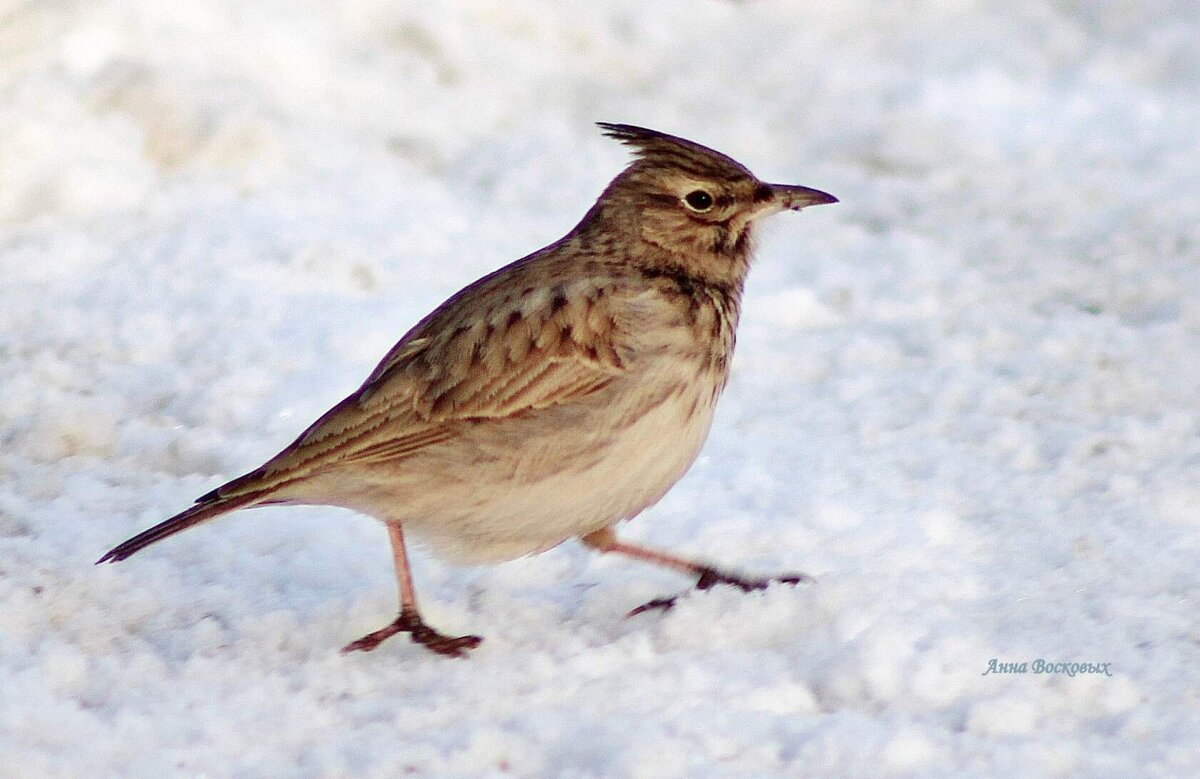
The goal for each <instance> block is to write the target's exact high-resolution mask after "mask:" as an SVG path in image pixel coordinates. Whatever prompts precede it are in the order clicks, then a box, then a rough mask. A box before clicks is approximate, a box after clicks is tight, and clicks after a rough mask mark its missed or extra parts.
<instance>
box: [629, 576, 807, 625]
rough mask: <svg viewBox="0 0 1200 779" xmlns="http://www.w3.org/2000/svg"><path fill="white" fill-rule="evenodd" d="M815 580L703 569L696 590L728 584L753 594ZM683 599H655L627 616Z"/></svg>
mask: <svg viewBox="0 0 1200 779" xmlns="http://www.w3.org/2000/svg"><path fill="white" fill-rule="evenodd" d="M814 581H816V580H815V579H813V577H811V576H809V575H808V574H806V573H788V574H783V575H781V576H768V577H766V578H764V579H747V578H745V577H743V576H738V575H737V574H732V573H726V572H724V571H719V570H717V569H716V568H703V569H701V571H700V578H699V579H698V580H697V581H696V589H698V590H711V589H712V588H713V587H716V586H717V585H718V584H727V585H730V586H731V587H737V588H738V589H739V590H741V591H742V592H753V591H755V590H765V589H766V588H767V586H768V585H770V584H773V583H775V582H779V583H781V584H791V585H796V584H812V583H813V582H814ZM681 597H682V594H680V595H671V596H669V597H666V598H655V599H654V600H652V601H650V602H648V603H643V604H642V605H641V606H638V607H637V608H636V609H634V610H633V611H631V612H629V614H628V615H627V616H630V617H632V616H635V615H637V614H641V613H643V612H646V611H668V610H670V609H671V608H672V607H673V606H674V605H675V601H677V600H679V599H680V598H681Z"/></svg>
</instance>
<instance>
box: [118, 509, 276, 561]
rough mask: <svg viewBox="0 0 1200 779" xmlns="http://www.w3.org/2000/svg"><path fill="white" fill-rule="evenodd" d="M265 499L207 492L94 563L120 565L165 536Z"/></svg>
mask: <svg viewBox="0 0 1200 779" xmlns="http://www.w3.org/2000/svg"><path fill="white" fill-rule="evenodd" d="M264 497H265V495H264V494H263V493H261V492H258V493H249V494H242V495H232V496H229V497H227V498H222V497H218V496H217V495H215V494H214V493H209V494H208V495H205V496H204V497H203V498H201V499H200V500H199V501H198V502H197V503H196V505H194V506H192V507H191V508H189V509H187V510H185V511H181V512H180V513H178V514H176V515H175V516H173V517H171V518H170V519H167V520H164V521H162V522H159V523H158V524H157V525H155V526H154V527H152V528H150V529H148V530H144V531H142V532H141V533H138V534H137V535H136V536H134V537H133V538H130V539H129V540H128V541H124V542H122V543H120V544H118V545H117V546H114V547H113V548H112V549H109V550H108V551H107V552H105V553H104V556H103V557H101V558H100V559H99V560H97V561H96V564H97V565H99V564H100V563H116V562H120V561H121V560H124V559H125V558H126V557H129V556H130V555H132V554H134V553H135V552H139V551H141V550H142V549H145V548H146V547H147V546H150V544H153V543H154V542H156V541H161V540H163V539H164V538H166V537H167V536H173V535H175V534H176V533H178V532H180V531H182V530H187V529H188V528H189V527H193V526H195V525H199V524H200V523H201V522H207V521H208V520H210V519H215V518H217V517H219V516H221V515H222V514H228V513H229V512H231V511H236V510H237V509H240V508H246V507H247V506H252V505H254V504H255V503H258V502H260V501H261V500H262V499H263V498H264Z"/></svg>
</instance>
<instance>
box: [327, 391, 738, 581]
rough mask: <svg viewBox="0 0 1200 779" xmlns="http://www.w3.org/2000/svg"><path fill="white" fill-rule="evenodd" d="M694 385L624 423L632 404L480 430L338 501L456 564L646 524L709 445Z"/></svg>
mask: <svg viewBox="0 0 1200 779" xmlns="http://www.w3.org/2000/svg"><path fill="white" fill-rule="evenodd" d="M695 384H696V385H695V386H688V385H683V386H682V387H680V385H678V384H677V385H676V386H677V387H680V388H679V389H678V390H677V391H676V392H675V393H673V394H670V395H669V396H667V397H666V398H665V399H663V400H661V402H656V403H655V402H654V401H649V402H648V404H652V407H651V408H648V409H646V410H645V411H644V412H642V413H635V414H630V413H628V411H626V412H624V413H625V414H626V416H625V417H624V418H622V416H621V414H622V412H621V411H620V408H621V407H622V406H624V407H625V408H626V409H628V408H629V406H628V404H621V403H606V402H605V401H606V399H603V398H598V399H597V403H595V404H589V406H588V407H579V408H570V409H562V410H560V411H559V412H557V413H553V412H552V413H542V414H539V415H537V416H536V417H530V418H527V419H516V420H507V421H504V422H501V423H494V422H493V423H486V424H481V425H480V426H479V427H478V428H477V429H474V430H470V431H468V432H467V433H466V434H464V435H463V436H461V437H460V438H458V439H457V440H456V441H454V442H452V443H450V444H446V445H439V446H437V447H435V448H433V449H434V450H433V451H429V452H426V453H423V454H422V455H421V456H419V457H414V458H412V459H410V460H407V461H405V462H404V463H402V464H400V465H399V467H398V468H397V469H396V471H394V472H392V473H390V474H388V475H387V477H386V479H385V478H382V476H383V474H378V475H379V476H380V477H381V478H379V479H378V480H375V479H372V480H371V481H373V482H374V483H373V484H368V483H364V484H362V485H361V487H362V489H361V491H359V492H358V493H357V499H355V500H351V501H339V503H340V504H341V505H345V506H347V507H348V508H353V509H356V510H359V511H362V512H364V513H367V514H370V515H372V516H375V517H377V518H380V519H385V520H392V521H399V522H401V523H403V525H404V528H405V530H406V531H407V532H408V535H409V536H410V537H412V538H413V539H414V540H416V541H418V542H420V543H422V544H423V545H425V546H427V547H429V548H430V550H431V551H433V552H434V553H435V554H436V555H437V556H439V557H442V558H445V559H448V560H453V561H456V562H463V563H482V562H495V561H500V560H510V559H514V558H517V557H521V556H524V555H529V554H534V553H536V552H540V551H544V550H546V549H549V548H551V547H553V546H556V545H558V544H560V543H562V542H563V541H565V540H567V539H570V538H574V537H577V536H580V535H584V534H586V533H590V532H592V531H595V530H599V529H601V528H604V527H608V526H610V525H612V524H614V523H616V522H619V521H621V520H624V519H629V518H631V517H633V516H635V515H637V514H638V513H639V512H641V511H642V510H643V509H645V508H647V507H648V506H651V505H653V504H654V503H656V502H657V501H658V500H659V499H660V498H662V496H663V495H664V494H666V492H667V490H669V489H670V488H671V486H672V485H674V484H675V482H676V481H678V480H679V478H680V477H681V476H683V474H684V473H685V472H686V471H687V469H688V468H689V467H690V466H691V465H692V463H693V462H694V461H695V459H696V457H697V455H698V454H699V452H700V448H701V446H703V444H704V440H705V438H706V437H707V436H708V431H709V427H710V425H711V423H712V415H713V406H714V403H715V397H714V392H713V385H712V384H710V383H708V382H696V383H695ZM607 400H611V399H607ZM346 488H347V485H346V484H344V483H343V484H342V485H341V491H342V495H343V496H344V495H345V494H346V491H347V489H346Z"/></svg>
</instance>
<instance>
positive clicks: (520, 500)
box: [97, 122, 838, 657]
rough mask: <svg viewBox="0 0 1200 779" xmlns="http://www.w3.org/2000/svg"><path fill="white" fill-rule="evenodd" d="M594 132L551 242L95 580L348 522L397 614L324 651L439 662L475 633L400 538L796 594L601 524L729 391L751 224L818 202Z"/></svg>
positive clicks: (639, 132) (686, 148)
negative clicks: (385, 564)
mask: <svg viewBox="0 0 1200 779" xmlns="http://www.w3.org/2000/svg"><path fill="white" fill-rule="evenodd" d="M597 124H598V126H599V127H600V129H601V130H602V132H603V134H604V135H606V136H608V137H610V138H612V139H614V140H616V141H618V142H620V143H621V144H624V145H625V146H626V147H627V150H628V151H630V152H631V160H630V162H629V163H628V164H627V166H626V167H625V168H624V169H623V170H622V171H621V172H620V173H619V174H618V175H617V176H616V177H615V178H614V179H613V180H612V181H611V182H610V183H609V184H608V186H607V187H606V188H605V189H604V191H603V193H602V194H601V195H600V197H599V198H598V199H597V200H596V202H595V204H594V205H592V207H591V208H590V209H589V210H588V211H587V213H586V214H585V215H584V217H583V218H582V220H580V222H579V223H578V224H577V225H576V226H575V227H574V228H573V229H572V230H571V231H570V232H568V233H567V234H566V235H565V236H564V237H563V238H561V239H559V240H558V241H555V242H554V243H552V244H550V245H548V246H546V247H545V248H543V249H540V250H538V251H535V252H533V253H532V254H529V255H527V256H526V257H523V258H521V259H519V260H517V261H515V262H513V263H511V264H509V265H506V266H504V267H502V268H500V269H499V270H496V271H494V272H492V273H490V274H488V275H486V276H484V277H482V278H480V279H478V280H477V281H475V282H473V283H471V284H469V285H468V286H466V287H464V288H463V289H462V290H460V291H459V292H457V293H456V294H454V295H452V296H451V297H450V298H449V299H447V300H446V301H445V302H444V303H442V304H441V305H440V306H438V307H437V308H436V309H434V310H433V311H432V312H431V313H430V314H428V315H427V316H426V317H425V318H424V319H422V320H420V321H419V322H418V323H417V324H416V325H415V326H413V327H412V329H411V330H409V331H408V332H407V333H406V334H405V335H404V336H403V337H402V338H400V340H399V341H398V342H397V343H396V344H395V346H393V347H392V348H391V350H390V351H388V353H387V354H386V355H385V356H384V358H383V359H382V361H381V362H380V363H379V364H378V365H377V366H376V367H375V369H374V370H373V371H372V372H371V373H370V375H369V376H368V377H367V378H366V380H365V381H364V382H363V383H362V385H361V386H359V387H358V389H356V390H355V391H354V392H352V393H351V394H350V395H349V396H348V397H346V398H345V399H344V400H342V401H341V402H339V403H338V404H336V405H335V406H334V407H333V408H331V409H330V410H329V411H328V412H326V413H325V414H324V415H323V416H321V417H320V418H319V419H317V420H316V422H314V423H313V424H312V425H311V426H310V427H308V428H307V429H306V430H305V431H304V432H303V433H301V434H300V436H299V437H298V438H296V440H295V441H293V442H292V443H291V444H290V445H288V446H287V447H285V448H284V449H283V450H282V451H280V452H279V453H278V454H277V455H275V456H274V457H272V458H270V459H269V460H268V461H267V462H266V463H264V464H263V465H261V466H260V467H258V468H255V469H254V470H252V471H250V472H248V473H246V474H245V475H242V476H239V477H237V478H235V479H233V480H231V481H229V482H228V483H226V484H223V485H222V486H220V487H217V488H216V489H214V490H212V491H211V492H208V493H207V494H205V495H202V496H200V497H199V498H198V499H197V500H196V501H195V503H194V504H193V505H191V506H190V507H189V508H187V509H186V510H184V511H182V512H180V513H179V514H177V515H175V516H173V517H171V518H169V519H167V520H165V521H163V522H161V523H159V524H157V525H155V526H153V527H151V528H149V529H148V530H145V531H144V532H142V533H139V534H137V535H135V536H133V537H132V538H130V539H128V540H127V541H125V542H123V543H121V544H119V545H117V546H115V547H113V548H112V549H111V550H109V551H108V552H107V553H105V554H104V555H103V556H102V557H101V558H100V559H99V560H98V561H97V564H99V563H104V562H117V561H120V560H124V559H126V558H128V557H129V556H131V555H133V554H134V553H136V552H138V551H140V550H142V549H144V548H145V547H147V546H149V545H151V544H154V543H156V542H158V541H161V540H162V539H164V538H167V537H168V536H172V535H175V534H176V533H179V532H181V531H183V530H186V529H188V528H191V527H194V526H196V525H199V524H201V523H204V522H208V521H210V520H212V519H215V518H217V517H220V516H222V515H225V514H228V513H230V512H233V511H236V510H239V509H246V508H251V507H256V506H277V505H328V506H338V507H342V508H348V509H352V510H354V511H357V512H359V513H361V514H365V515H367V516H369V517H373V518H375V519H377V520H381V521H382V522H383V523H384V525H385V526H386V529H387V533H388V537H389V540H390V543H391V551H392V556H393V561H394V565H395V574H396V581H397V589H398V594H399V613H398V615H397V617H396V618H395V619H394V620H393V621H392V622H391V623H389V624H387V625H385V626H384V627H382V628H380V629H379V630H376V631H374V632H372V633H369V634H367V635H365V636H363V637H362V638H359V639H358V640H356V641H352V642H351V643H349V644H348V645H346V646H345V647H344V648H343V650H342V651H343V652H353V651H370V650H373V649H375V648H376V647H378V646H379V645H380V644H381V643H382V642H383V641H385V640H386V639H388V638H390V637H391V636H394V635H396V634H402V633H403V634H408V636H409V637H410V640H411V641H413V642H414V643H416V644H418V645H421V646H423V647H425V648H426V649H428V650H431V651H433V652H435V653H438V654H441V655H446V656H451V657H461V656H463V655H465V654H467V653H468V652H469V650H471V649H474V648H475V647H476V646H478V645H479V644H480V642H481V641H482V638H481V637H479V636H476V635H463V636H453V635H446V634H443V633H441V632H439V631H438V630H436V629H435V628H433V627H431V626H430V625H428V624H427V623H426V622H425V620H424V618H423V617H422V614H421V610H420V608H419V605H418V602H417V597H416V591H415V587H414V583H413V577H412V569H411V566H410V563H409V555H408V538H409V537H410V536H411V537H412V538H413V539H415V540H416V541H418V542H420V543H421V544H422V546H423V547H424V548H426V549H428V550H429V551H430V553H432V554H433V555H434V556H435V557H437V558H439V559H443V560H445V561H448V562H451V563H461V564H490V563H498V562H502V561H506V560H512V559H515V558H519V557H524V556H528V555H534V554H538V553H541V552H544V551H546V550H548V549H551V548H554V547H556V546H558V545H559V544H562V543H563V542H565V541H568V540H572V539H578V540H580V541H581V542H582V543H583V544H584V546H585V547H587V548H590V549H592V550H595V551H597V552H600V553H613V554H618V555H624V556H627V557H631V558H634V559H638V560H642V561H644V562H648V563H652V564H656V565H660V566H665V567H666V568H669V569H674V570H676V571H679V572H681V573H683V574H685V575H688V576H694V577H696V578H695V586H696V587H698V588H700V589H709V588H711V587H714V586H717V585H730V586H733V587H737V588H739V589H742V590H745V591H750V590H759V589H763V588H765V587H766V586H767V585H768V583H770V582H774V581H782V582H786V583H789V584H795V583H798V582H801V581H806V580H808V577H806V576H805V575H804V574H788V575H782V576H777V577H770V578H749V577H745V576H742V575H739V574H736V573H733V572H730V571H728V570H725V569H722V568H718V567H716V566H714V565H711V564H709V563H707V562H701V561H696V560H692V559H688V558H685V557H681V556H677V555H675V554H672V553H668V552H666V551H661V550H658V549H654V548H651V547H646V546H641V545H638V544H633V543H629V542H625V541H623V540H621V539H620V538H618V536H617V534H616V527H617V526H618V525H619V524H620V523H622V522H624V521H626V520H629V519H632V518H633V517H635V516H637V515H638V514H640V513H641V512H642V511H644V510H645V509H646V508H648V507H650V506H652V505H654V504H655V503H656V502H658V501H659V499H661V498H662V497H663V496H664V495H665V494H666V493H667V491H668V490H669V489H670V488H671V487H672V486H673V485H674V484H675V483H676V482H677V481H678V480H679V479H680V478H681V477H682V476H683V475H684V473H685V472H686V471H687V470H688V469H689V468H690V467H691V465H692V464H693V462H694V461H695V460H696V458H697V456H698V455H699V453H700V450H701V447H702V445H703V443H704V441H705V439H706V437H707V435H708V432H709V429H710V426H711V423H712V420H713V413H714V409H715V407H716V403H717V399H718V397H719V396H720V394H721V392H722V390H723V389H724V387H725V385H726V383H727V381H728V378H729V371H730V361H731V358H732V356H733V351H734V342H735V336H736V330H737V324H738V317H739V314H740V310H741V301H742V293H743V288H744V284H745V280H746V277H747V273H748V272H749V269H750V265H751V261H752V258H753V254H754V245H755V243H754V230H755V227H756V226H757V225H758V223H759V222H760V221H761V220H762V219H764V218H765V217H768V216H770V215H772V214H775V213H778V212H781V211H786V210H791V211H799V210H801V209H803V208H806V207H809V206H814V205H822V204H830V203H836V202H838V201H837V198H835V197H834V196H833V195H830V194H828V193H826V192H822V191H820V190H817V189H812V188H810V187H805V186H799V185H790V184H771V183H767V182H765V181H762V180H760V179H759V178H757V177H756V176H755V175H754V174H753V173H751V172H750V171H749V170H748V169H747V168H746V167H745V166H744V165H742V164H741V163H739V162H736V161H735V160H733V159H732V158H730V157H728V156H726V155H724V154H722V153H720V152H717V151H715V150H713V149H711V148H708V147H706V146H703V145H701V144H699V143H696V142H694V141H690V140H687V139H684V138H681V137H678V136H674V135H670V134H668V133H665V132H661V131H657V130H652V129H648V128H645V127H637V126H634V125H629V124H616V123H609V122H598V123H597ZM676 597H677V596H676ZM674 602H675V597H668V598H659V599H656V600H654V601H651V602H650V603H647V604H645V605H644V606H642V607H639V608H637V609H634V610H633V611H632V612H630V613H631V614H636V613H640V612H642V611H646V610H651V609H668V608H670V607H671V606H672V605H673V604H674Z"/></svg>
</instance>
